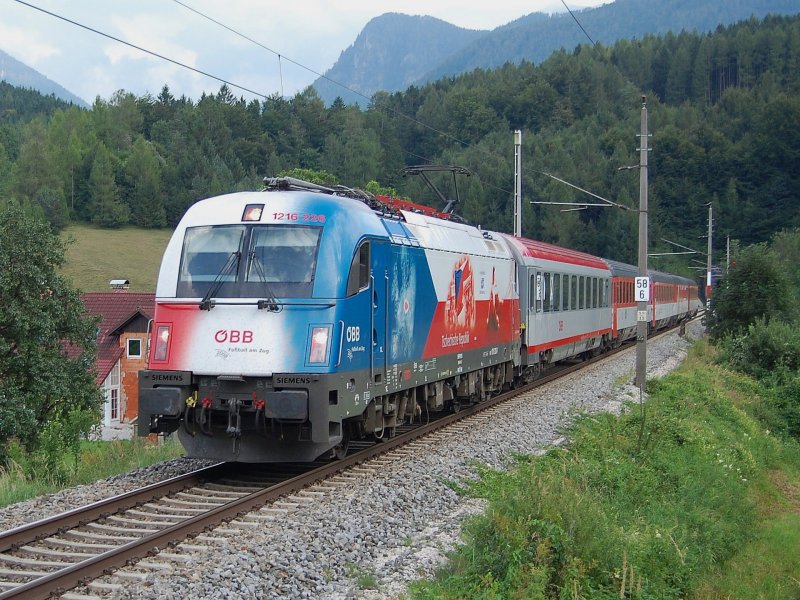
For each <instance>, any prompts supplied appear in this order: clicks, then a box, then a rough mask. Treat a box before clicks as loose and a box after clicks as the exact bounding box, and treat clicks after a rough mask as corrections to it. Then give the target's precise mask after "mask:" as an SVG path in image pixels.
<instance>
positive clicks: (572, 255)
mask: <svg viewBox="0 0 800 600" xmlns="http://www.w3.org/2000/svg"><path fill="white" fill-rule="evenodd" d="M499 235H501V236H502V237H503V238H505V239H506V241H507V242H508V243H509V245H511V246H512V247H514V248H516V249H517V251H518V252H519V254H520V255H521V256H522V258H523V260H524V259H526V258H532V259H540V260H550V261H554V262H561V263H568V264H573V265H579V266H582V267H591V268H594V269H601V270H603V271H608V270H609V268H608V266H607V265H606V263H605V262H603V259H601V258H598V257H596V256H593V255H591V254H587V253H585V252H580V251H578V250H571V249H569V248H562V247H560V246H555V245H553V244H548V243H546V242H538V241H536V240H529V239H526V238H521V237H516V236H513V235H508V234H505V233H502V234H499Z"/></svg>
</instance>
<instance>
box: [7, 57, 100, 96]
mask: <svg viewBox="0 0 800 600" xmlns="http://www.w3.org/2000/svg"><path fill="white" fill-rule="evenodd" d="M0 81H5V82H6V83H8V84H9V85H13V86H14V87H18V88H28V89H32V90H36V91H37V92H39V93H40V94H42V95H43V96H49V95H50V94H52V95H53V96H55V97H56V98H59V99H60V100H63V101H65V102H71V103H72V104H75V105H76V106H80V107H82V108H89V103H88V102H86V100H84V99H83V98H80V97H79V96H76V95H75V94H73V93H72V92H70V91H69V90H68V89H66V88H65V87H63V86H62V85H60V84H58V83H56V82H55V81H53V80H52V79H49V78H47V77H45V76H44V75H42V74H41V73H39V71H37V70H36V69H33V68H32V67H29V66H28V65H26V64H25V63H23V62H22V61H19V60H17V59H16V58H14V57H13V56H11V55H10V54H8V53H7V52H4V51H3V50H0Z"/></svg>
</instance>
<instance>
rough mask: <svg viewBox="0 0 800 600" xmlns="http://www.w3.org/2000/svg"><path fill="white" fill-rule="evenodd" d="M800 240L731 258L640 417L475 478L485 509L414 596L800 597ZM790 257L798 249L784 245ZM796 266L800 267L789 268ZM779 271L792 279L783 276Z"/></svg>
mask: <svg viewBox="0 0 800 600" xmlns="http://www.w3.org/2000/svg"><path fill="white" fill-rule="evenodd" d="M798 247H800V232H797V231H794V232H783V233H781V234H779V235H777V236H776V237H775V238H774V240H773V243H772V244H771V245H770V246H767V245H757V246H752V247H749V248H746V249H744V250H742V251H739V252H737V253H736V260H735V261H734V262H733V263H732V264H731V266H730V270H729V272H728V275H727V278H726V279H725V280H724V281H723V282H722V283H721V284H720V286H719V288H718V289H717V290H716V291H715V296H713V298H714V299H713V300H712V312H713V316H712V317H711V319H710V320H709V328H710V331H711V334H712V335H711V338H710V340H704V341H700V342H698V343H697V344H695V346H694V347H693V348H692V350H691V352H690V353H689V356H688V358H687V360H686V361H685V362H684V364H683V365H682V366H681V368H680V369H678V370H677V371H675V372H674V373H672V374H670V375H669V376H667V377H665V378H663V379H661V380H657V381H651V382H648V388H647V391H648V399H647V411H646V417H645V418H646V421H645V423H644V427H643V431H644V432H645V434H644V436H642V438H641V441H640V439H639V431H640V427H641V425H642V423H641V418H642V416H641V413H640V411H639V410H638V409H635V408H636V407H635V406H634V405H630V406H628V410H626V411H624V413H623V414H622V415H621V416H619V417H616V416H613V415H608V414H602V415H594V416H584V417H581V418H580V419H578V420H577V422H575V423H574V424H573V425H572V426H571V427H570V429H569V431H568V435H569V439H570V443H569V445H568V446H566V447H563V448H557V449H553V450H551V451H550V452H548V453H547V454H546V455H544V456H540V457H531V456H520V457H517V460H516V465H515V467H514V468H513V469H511V470H510V471H508V472H498V471H493V470H490V469H481V470H480V475H481V477H480V479H479V480H478V481H477V482H475V483H474V484H471V485H469V487H468V488H466V489H464V490H463V491H464V493H465V494H471V495H476V496H479V497H483V498H486V499H487V500H488V501H489V505H488V509H487V511H486V514H485V515H483V516H480V517H476V518H474V519H473V520H471V521H470V522H469V523H468V525H467V527H466V528H465V532H464V537H465V544H464V545H463V546H462V547H461V548H459V549H458V550H457V551H455V552H454V553H453V554H452V556H451V560H450V562H449V564H448V566H447V567H446V568H444V569H443V570H441V571H440V572H439V573H438V575H437V577H436V578H435V580H433V581H423V582H419V583H416V584H414V585H413V586H412V587H411V590H410V595H411V597H412V598H414V599H433V598H436V599H440V598H486V599H498V600H499V599H514V598H518V599H520V600H521V599H559V600H561V599H576V600H577V599H578V598H586V599H589V598H591V599H598V598H599V599H602V598H608V599H611V598H615V599H616V598H642V599H648V598H659V599H664V598H696V599H701V598H702V599H706V598H720V599H722V598H776V599H777V598H781V599H783V598H798V597H800V577H798V573H800V555H798V553H797V552H793V551H789V549H792V548H800V443H799V442H800V328H799V327H798V321H797V317H796V314H795V310H796V309H795V307H794V305H793V303H792V302H786V299H787V298H792V297H797V292H798V291H800V290H798V286H797V282H796V281H794V280H793V277H792V276H793V275H794V274H795V273H796V269H791V270H786V269H785V268H784V267H785V266H786V265H787V264H788V263H790V262H792V261H796V258H797V255H796V249H797V248H798ZM793 249H795V250H793ZM795 264H796V263H795ZM787 275H788V276H787Z"/></svg>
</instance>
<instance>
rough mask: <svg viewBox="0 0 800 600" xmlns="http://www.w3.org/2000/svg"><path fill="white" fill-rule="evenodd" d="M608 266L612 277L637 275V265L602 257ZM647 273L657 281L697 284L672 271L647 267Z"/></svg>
mask: <svg viewBox="0 0 800 600" xmlns="http://www.w3.org/2000/svg"><path fill="white" fill-rule="evenodd" d="M603 260H604V261H605V262H606V264H608V268H609V269H611V275H612V276H614V277H638V276H639V267H636V266H634V265H629V264H628V263H624V262H620V261H618V260H611V259H610V258H604V259H603ZM647 274H648V275H649V276H650V279H652V280H653V281H657V282H659V283H673V284H676V285H697V282H696V281H694V280H693V279H689V278H688V277H681V276H680V275H673V274H672V273H664V272H663V271H654V270H653V269H648V270H647Z"/></svg>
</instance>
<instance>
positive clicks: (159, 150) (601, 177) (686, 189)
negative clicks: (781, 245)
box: [0, 17, 800, 272]
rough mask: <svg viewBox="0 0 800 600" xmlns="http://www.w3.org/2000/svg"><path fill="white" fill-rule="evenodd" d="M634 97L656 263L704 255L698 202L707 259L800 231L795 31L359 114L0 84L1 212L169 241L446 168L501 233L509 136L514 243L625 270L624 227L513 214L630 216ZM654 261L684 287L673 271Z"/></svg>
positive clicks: (490, 75)
mask: <svg viewBox="0 0 800 600" xmlns="http://www.w3.org/2000/svg"><path fill="white" fill-rule="evenodd" d="M642 95H645V96H646V97H647V106H648V110H649V115H650V119H649V121H650V132H651V133H652V137H651V138H650V139H649V147H650V148H651V149H652V150H651V152H650V155H649V165H650V168H649V183H650V187H649V201H650V240H651V249H659V248H665V244H664V243H663V242H661V239H662V238H668V239H670V240H673V241H676V242H679V243H682V244H685V245H687V246H690V247H695V248H697V247H700V248H704V247H705V240H700V239H699V238H701V237H703V236H704V235H705V232H706V228H707V213H708V209H707V206H708V204H709V203H711V204H712V206H713V207H714V214H715V239H716V240H717V241H719V244H715V247H716V248H717V251H718V252H721V251H722V250H723V248H724V238H725V236H730V237H731V238H732V239H735V240H738V241H740V242H741V243H742V244H743V245H748V244H751V243H754V242H760V241H764V240H767V239H769V237H770V236H771V234H772V233H773V232H775V231H777V230H780V229H782V228H790V227H796V226H798V225H800V211H798V210H797V208H796V207H797V204H798V202H797V201H798V189H800V170H798V168H797V165H798V164H800V17H768V18H766V19H765V20H763V21H758V20H755V19H753V20H749V21H745V22H742V23H739V24H736V25H734V26H730V27H724V28H719V29H718V30H717V31H716V32H714V33H712V34H707V35H700V34H690V33H681V34H678V35H674V34H668V35H666V36H646V37H645V38H643V39H641V40H633V41H622V42H619V43H617V44H615V45H614V46H612V47H603V46H600V45H595V46H589V45H586V46H579V47H577V48H575V49H574V50H573V51H564V50H562V51H560V52H557V53H555V54H553V55H552V56H551V57H550V58H548V59H547V60H546V61H544V62H543V63H541V64H540V65H534V64H531V63H522V64H520V65H512V64H506V65H505V66H503V67H501V68H499V69H496V70H492V71H484V70H475V71H473V72H471V73H468V74H465V75H462V76H459V77H453V78H445V79H441V80H439V81H436V82H434V83H431V84H429V85H425V86H423V87H412V88H409V89H408V90H406V91H404V92H399V93H395V94H387V93H378V94H376V95H375V96H374V97H373V99H372V102H371V103H370V106H369V107H368V108H366V109H363V110H362V109H360V108H358V107H356V106H347V105H345V104H344V103H343V102H341V101H337V102H334V103H333V104H332V105H331V106H330V107H326V105H325V103H324V102H323V101H322V100H321V99H320V98H319V97H318V96H317V95H316V93H315V92H314V91H313V89H312V88H308V89H307V90H306V91H304V92H302V93H300V94H298V95H296V96H294V97H292V98H281V97H277V96H276V97H269V98H266V99H263V100H260V101H259V100H250V101H247V100H245V99H243V98H237V97H236V96H235V95H234V94H232V93H231V91H230V90H229V89H228V88H227V87H225V86H223V87H222V88H221V89H220V90H219V91H218V92H217V93H215V94H208V95H204V96H203V97H201V98H200V99H199V100H197V101H193V100H190V99H188V98H186V97H180V98H176V97H174V96H173V95H172V94H171V93H170V90H169V89H168V88H167V87H166V86H165V87H164V88H163V89H162V91H161V93H160V94H159V95H158V96H157V97H152V96H143V97H138V98H137V97H135V96H134V95H132V94H130V93H126V92H125V91H119V92H118V93H116V94H115V95H114V96H113V97H112V98H110V99H108V100H104V99H100V98H98V99H97V100H96V101H95V102H94V104H93V106H92V107H91V109H89V110H85V109H80V108H77V107H75V106H71V105H66V104H64V103H62V102H60V101H57V100H56V99H55V98H53V97H52V96H51V97H42V96H40V95H38V94H37V93H35V92H32V91H30V90H22V89H17V88H13V87H11V86H9V85H7V84H5V83H2V82H0V202H5V201H8V199H9V198H11V199H15V200H16V201H17V202H19V203H20V204H21V205H22V206H23V207H25V209H26V210H28V211H31V212H36V213H39V214H41V215H42V216H43V217H44V218H46V219H47V220H48V221H49V222H50V224H51V225H52V226H53V228H54V229H56V230H57V229H60V228H61V227H63V226H64V225H65V224H66V223H68V222H69V221H71V220H72V221H81V222H89V223H94V224H96V225H98V226H102V227H119V226H123V225H128V224H132V225H136V226H140V227H147V228H160V227H170V226H173V225H174V224H175V223H176V222H177V221H178V219H179V218H180V217H181V215H182V214H183V212H184V211H185V210H186V208H187V207H188V206H189V205H191V204H192V203H193V202H194V201H196V200H197V199H199V198H203V197H208V196H211V195H215V194H220V193H224V192H231V191H236V190H243V189H259V188H260V185H261V181H262V178H263V177H265V176H273V175H278V174H281V173H285V172H287V171H289V170H292V169H298V168H303V169H310V170H313V171H316V172H318V173H319V172H321V173H327V174H328V176H329V177H332V178H335V179H336V180H337V181H338V182H340V183H343V184H346V185H350V186H354V187H365V186H367V184H369V183H370V182H373V183H372V184H371V189H375V187H376V185H377V186H381V187H382V188H383V189H392V190H395V191H396V193H398V194H400V195H402V196H405V197H409V198H412V199H414V200H416V201H419V202H422V203H429V204H432V205H438V201H437V200H436V199H435V197H434V196H433V194H431V193H430V192H428V191H427V190H426V189H425V187H424V185H423V182H422V181H420V180H419V178H414V177H408V178H404V177H403V176H402V175H401V173H400V171H401V169H402V168H403V167H404V166H407V165H413V164H423V163H443V164H455V165H461V166H464V167H467V168H468V169H469V170H470V171H471V172H472V173H473V176H472V177H469V178H463V179H461V180H460V181H459V193H460V196H461V199H462V203H461V205H460V206H459V208H458V212H459V213H460V214H461V215H462V216H463V217H464V218H465V219H467V220H468V221H470V222H473V223H475V224H479V225H481V226H483V227H485V228H493V229H499V230H503V231H509V230H510V229H511V223H512V213H513V208H512V198H513V170H514V169H513V157H514V150H513V135H512V132H513V131H514V130H515V129H521V130H522V131H523V150H522V156H523V196H524V199H525V201H526V203H525V206H524V208H523V233H524V235H526V236H528V237H535V238H539V239H543V240H545V241H550V242H555V243H558V244H562V245H566V246H570V247H574V248H579V249H582V250H586V251H589V252H593V253H598V254H602V255H605V256H608V257H610V258H615V259H619V260H627V261H633V260H634V257H635V247H636V233H635V232H636V227H637V220H636V216H635V213H634V212H626V211H621V210H616V209H603V208H589V209H587V210H582V211H570V212H563V211H561V210H559V208H558V207H552V206H541V205H536V206H534V205H530V204H528V203H527V201H531V200H547V201H578V200H579V201H586V202H591V201H593V199H592V198H591V197H589V196H586V195H585V194H583V193H582V192H580V191H578V190H576V189H575V188H573V187H569V186H567V185H564V184H563V183H560V182H559V181H557V180H555V179H553V178H551V177H548V176H547V175H546V174H548V173H549V174H552V175H555V176H557V177H558V178H560V179H563V180H566V181H569V182H571V183H572V184H574V185H576V186H579V187H580V188H583V189H586V190H590V191H591V192H592V193H594V194H598V195H600V196H603V197H604V198H608V199H610V200H613V201H615V202H618V203H621V204H624V205H627V206H631V207H634V206H635V205H636V204H637V202H638V195H639V192H638V189H639V181H638V170H636V169H633V170H624V169H623V170H620V168H621V167H626V166H631V165H636V164H637V163H638V152H637V148H638V146H639V139H638V137H637V135H638V133H639V118H640V112H641V96H642ZM441 184H442V185H443V186H444V187H445V189H447V188H448V185H449V184H448V182H447V180H445V179H444V178H443V180H442V182H441ZM449 193H452V190H450V192H449ZM658 261H659V262H657V264H652V266H653V267H654V268H663V269H674V270H678V271H682V272H688V271H686V268H687V263H688V261H687V259H686V258H685V257H680V258H675V257H664V258H660V259H658ZM654 263H655V261H654Z"/></svg>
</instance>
